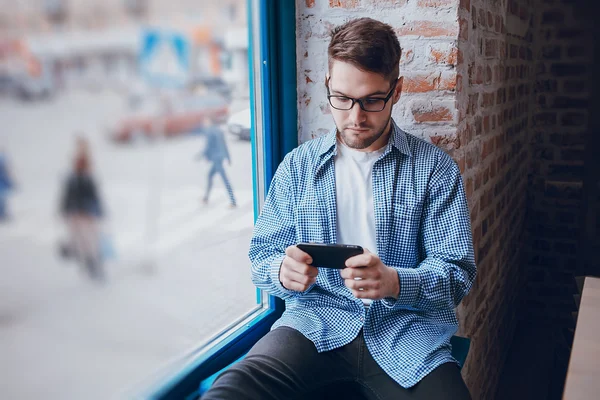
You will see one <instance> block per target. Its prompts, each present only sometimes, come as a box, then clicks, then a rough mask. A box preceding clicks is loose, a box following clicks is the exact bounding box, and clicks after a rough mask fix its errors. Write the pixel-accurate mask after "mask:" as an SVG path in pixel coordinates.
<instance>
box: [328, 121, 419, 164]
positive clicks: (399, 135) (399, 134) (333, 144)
mask: <svg viewBox="0 0 600 400" xmlns="http://www.w3.org/2000/svg"><path fill="white" fill-rule="evenodd" d="M336 136H337V127H335V126H334V127H333V128H332V129H331V130H330V131H329V133H328V134H327V135H326V136H325V137H324V138H323V141H322V142H321V146H320V147H319V156H320V157H325V159H328V158H329V157H326V156H335V155H336V154H337V139H336ZM390 144H391V146H392V147H395V148H396V149H398V151H400V153H402V154H406V155H407V156H409V157H410V156H411V152H410V148H409V146H408V139H407V138H406V132H404V131H403V130H402V129H400V128H398V125H396V122H395V121H394V119H393V118H392V135H391V137H390V141H389V142H388V145H387V147H388V148H387V149H386V151H385V153H384V154H387V153H389V151H390Z"/></svg>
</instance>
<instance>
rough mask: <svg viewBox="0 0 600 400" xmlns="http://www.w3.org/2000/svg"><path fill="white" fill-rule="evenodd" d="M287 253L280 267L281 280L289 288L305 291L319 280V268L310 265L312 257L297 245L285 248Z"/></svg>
mask: <svg viewBox="0 0 600 400" xmlns="http://www.w3.org/2000/svg"><path fill="white" fill-rule="evenodd" d="M285 255H286V257H285V258H284V259H283V262H282V263H281V267H280V268H279V282H281V284H282V285H283V287H284V288H286V289H288V290H295V291H296V292H304V291H305V290H306V289H308V288H309V287H310V285H312V284H313V283H315V281H316V280H317V275H318V273H319V269H318V268H317V267H313V266H311V265H308V264H310V263H311V262H312V258H311V257H310V256H309V255H308V254H306V253H305V252H303V251H302V250H300V249H299V248H297V247H296V246H290V247H288V248H287V249H285Z"/></svg>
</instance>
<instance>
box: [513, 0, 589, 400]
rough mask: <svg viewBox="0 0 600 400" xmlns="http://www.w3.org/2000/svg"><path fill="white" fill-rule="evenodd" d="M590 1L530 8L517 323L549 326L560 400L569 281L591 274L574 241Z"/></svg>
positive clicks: (553, 1) (569, 329) (577, 238)
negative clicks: (529, 102)
mask: <svg viewBox="0 0 600 400" xmlns="http://www.w3.org/2000/svg"><path fill="white" fill-rule="evenodd" d="M590 3H591V2H587V1H585V0H579V1H577V0H575V1H565V0H544V1H540V2H539V4H538V5H537V8H536V16H535V17H536V20H535V36H536V39H537V40H536V46H535V56H536V65H535V90H534V92H535V99H534V100H535V101H534V105H535V109H534V116H533V120H532V130H533V133H534V135H533V137H532V142H531V146H532V150H533V160H532V167H531V171H530V185H529V189H528V204H527V208H528V219H527V231H526V233H527V237H528V248H529V250H528V257H527V259H526V273H527V290H526V292H525V293H526V297H525V298H524V304H523V307H521V309H522V310H523V313H522V315H521V318H522V321H523V322H522V323H536V324H543V325H545V326H548V329H547V335H548V336H549V337H551V348H549V349H548V351H551V352H552V353H553V365H552V367H551V377H550V381H551V383H552V387H551V390H552V396H554V397H553V398H560V393H561V392H562V387H563V383H564V379H565V374H566V369H567V366H568V359H569V354H570V348H571V343H572V340H573V329H574V327H575V323H574V320H573V318H572V314H571V313H572V312H573V311H575V310H576V307H575V303H574V300H573V294H574V293H575V291H576V289H575V285H574V280H573V278H574V276H575V275H579V274H584V273H590V271H584V270H583V269H582V260H581V254H578V253H580V252H581V251H582V249H583V247H582V246H587V245H589V244H590V243H589V241H591V240H594V238H593V236H592V237H588V238H587V240H586V241H585V242H584V241H582V236H581V233H582V225H583V221H584V220H585V219H586V217H587V215H590V214H589V213H588V214H584V213H585V212H586V211H587V209H586V204H584V203H583V202H582V199H583V197H582V189H583V187H584V173H585V171H584V164H585V163H584V158H585V146H586V141H589V143H587V145H588V146H591V145H592V142H591V140H590V139H589V138H588V136H587V133H588V128H589V122H590V115H589V106H590V101H591V94H592V89H591V87H592V84H591V83H592V82H593V80H594V79H595V77H594V76H593V68H594V64H593V54H592V53H593V39H592V31H593V29H592V26H593V24H594V23H595V22H594V21H593V15H594V12H592V11H593V8H592V7H591V6H590ZM596 179H597V176H596ZM587 184H588V185H590V184H592V182H587ZM596 184H597V182H596ZM598 205H600V203H597V204H596V206H598ZM587 207H593V205H592V204H588V205H587ZM595 240H596V241H597V240H598V236H596V237H595ZM578 256H579V257H578ZM596 273H598V271H597V272H596Z"/></svg>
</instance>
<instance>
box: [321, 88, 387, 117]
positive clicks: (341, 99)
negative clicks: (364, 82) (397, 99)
mask: <svg viewBox="0 0 600 400" xmlns="http://www.w3.org/2000/svg"><path fill="white" fill-rule="evenodd" d="M396 83H398V80H396V81H395V82H394V84H393V85H392V89H391V90H390V92H389V93H388V94H387V96H385V98H381V97H365V98H362V99H353V98H352V97H348V96H338V95H332V94H331V92H330V91H329V80H327V82H326V83H325V84H326V87H327V99H328V100H329V104H331V107H333V108H335V109H336V110H344V111H348V110H351V109H352V108H353V107H354V103H358V105H359V106H360V109H361V110H363V111H366V112H379V111H382V110H383V109H384V108H385V105H386V104H387V102H388V101H389V100H390V98H391V97H392V94H393V93H394V89H395V88H396Z"/></svg>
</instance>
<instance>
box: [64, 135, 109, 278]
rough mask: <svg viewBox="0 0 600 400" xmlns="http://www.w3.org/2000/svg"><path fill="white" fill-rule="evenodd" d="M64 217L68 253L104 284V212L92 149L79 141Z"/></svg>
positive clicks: (67, 182)
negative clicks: (93, 167) (102, 225)
mask: <svg viewBox="0 0 600 400" xmlns="http://www.w3.org/2000/svg"><path fill="white" fill-rule="evenodd" d="M60 207H61V214H62V216H63V217H64V219H65V223H66V224H67V229H68V236H69V240H68V244H67V247H68V248H67V251H66V252H67V253H69V254H70V255H72V256H73V257H74V258H75V259H76V260H77V261H78V262H79V263H80V264H81V265H82V266H83V267H84V268H85V270H86V271H87V273H88V274H89V276H90V277H91V278H92V279H94V280H99V281H100V280H103V279H104V271H103V265H102V264H103V260H102V253H101V246H100V245H101V242H100V241H101V232H100V222H101V219H102V217H103V210H102V205H101V201H100V196H99V194H98V189H97V187H96V183H95V181H94V178H93V177H92V173H91V159H90V153H89V145H88V143H87V141H86V140H85V139H84V138H78V139H77V150H76V155H75V158H74V161H73V170H72V172H71V173H70V174H69V176H68V178H67V180H66V182H65V184H64V190H63V197H62V201H61V205H60Z"/></svg>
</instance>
